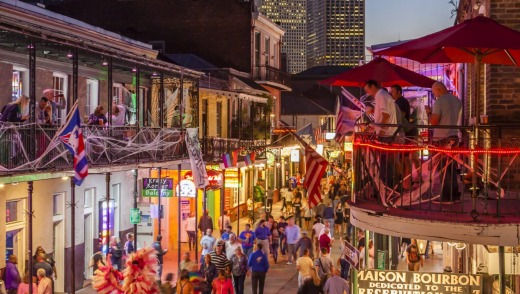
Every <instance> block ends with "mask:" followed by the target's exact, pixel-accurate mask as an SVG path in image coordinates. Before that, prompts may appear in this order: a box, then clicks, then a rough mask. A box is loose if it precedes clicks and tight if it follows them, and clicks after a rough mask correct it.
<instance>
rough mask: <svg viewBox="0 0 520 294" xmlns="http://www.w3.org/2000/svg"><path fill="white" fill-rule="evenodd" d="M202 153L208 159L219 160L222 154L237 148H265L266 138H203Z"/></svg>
mask: <svg viewBox="0 0 520 294" xmlns="http://www.w3.org/2000/svg"><path fill="white" fill-rule="evenodd" d="M201 143H202V154H203V156H204V159H205V160H206V161H212V162H219V161H221V160H222V155H223V154H225V153H231V152H232V151H235V150H253V149H260V148H265V140H241V139H232V138H220V137H205V138H202V139H201Z"/></svg>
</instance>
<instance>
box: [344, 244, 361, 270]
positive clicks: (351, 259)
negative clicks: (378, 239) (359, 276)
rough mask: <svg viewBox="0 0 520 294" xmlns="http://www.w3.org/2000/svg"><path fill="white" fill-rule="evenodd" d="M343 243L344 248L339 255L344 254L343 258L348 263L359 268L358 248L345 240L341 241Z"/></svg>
mask: <svg viewBox="0 0 520 294" xmlns="http://www.w3.org/2000/svg"><path fill="white" fill-rule="evenodd" d="M343 242H344V244H345V248H344V249H343V252H342V253H341V255H343V256H345V259H346V260H347V262H348V263H350V265H351V266H352V267H353V268H355V269H356V270H359V250H358V249H357V248H356V247H354V246H352V244H350V243H349V242H347V241H343Z"/></svg>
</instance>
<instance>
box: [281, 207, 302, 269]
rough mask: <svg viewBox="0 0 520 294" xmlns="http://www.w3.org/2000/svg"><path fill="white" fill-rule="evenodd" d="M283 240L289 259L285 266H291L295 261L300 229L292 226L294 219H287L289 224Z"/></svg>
mask: <svg viewBox="0 0 520 294" xmlns="http://www.w3.org/2000/svg"><path fill="white" fill-rule="evenodd" d="M285 238H286V240H287V248H288V252H287V254H288V255H289V256H288V257H289V259H288V261H287V264H293V261H294V260H295V259H296V243H298V240H299V239H300V227H298V226H297V225H295V224H294V218H292V217H291V218H289V224H288V225H287V227H285Z"/></svg>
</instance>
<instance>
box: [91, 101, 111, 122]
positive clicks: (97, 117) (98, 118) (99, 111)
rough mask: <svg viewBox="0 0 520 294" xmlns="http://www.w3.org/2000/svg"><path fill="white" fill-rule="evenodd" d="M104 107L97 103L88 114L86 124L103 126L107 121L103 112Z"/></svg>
mask: <svg viewBox="0 0 520 294" xmlns="http://www.w3.org/2000/svg"><path fill="white" fill-rule="evenodd" d="M104 111H105V109H104V108H103V106H101V105H98V106H97V107H96V109H95V110H94V113H92V114H91V115H89V117H88V121H87V125H90V126H104V125H105V124H106V123H107V121H108V120H107V117H106V116H105V113H104Z"/></svg>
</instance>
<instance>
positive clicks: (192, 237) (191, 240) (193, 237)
mask: <svg viewBox="0 0 520 294" xmlns="http://www.w3.org/2000/svg"><path fill="white" fill-rule="evenodd" d="M195 242H197V232H196V231H188V244H189V245H190V251H191V250H192V249H194V248H195Z"/></svg>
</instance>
